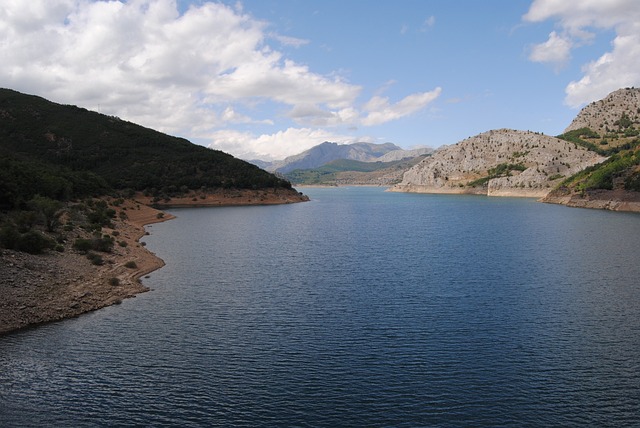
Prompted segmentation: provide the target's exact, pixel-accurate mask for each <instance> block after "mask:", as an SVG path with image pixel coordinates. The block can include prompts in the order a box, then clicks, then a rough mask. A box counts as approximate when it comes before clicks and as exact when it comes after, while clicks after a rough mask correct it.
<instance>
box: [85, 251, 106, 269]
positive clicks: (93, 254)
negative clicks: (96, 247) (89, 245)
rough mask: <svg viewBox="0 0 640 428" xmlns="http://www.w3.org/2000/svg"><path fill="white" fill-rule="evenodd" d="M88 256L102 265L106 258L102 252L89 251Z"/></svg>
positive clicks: (95, 263)
mask: <svg viewBox="0 0 640 428" xmlns="http://www.w3.org/2000/svg"><path fill="white" fill-rule="evenodd" d="M87 258H88V259H89V260H91V263H93V264H94V265H96V266H102V265H103V264H104V259H103V258H102V256H101V255H100V254H96V253H88V254H87Z"/></svg>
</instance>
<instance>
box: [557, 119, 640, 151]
mask: <svg viewBox="0 0 640 428" xmlns="http://www.w3.org/2000/svg"><path fill="white" fill-rule="evenodd" d="M623 116H624V115H623ZM616 123H617V122H616ZM623 123H625V124H626V122H625V121H623ZM629 126H630V125H629ZM639 134H640V132H639V131H638V130H636V129H633V127H630V128H628V129H626V130H625V131H624V134H623V135H624V136H625V137H634V136H637V135H639ZM606 137H607V138H618V134H615V133H614V134H607V135H606ZM558 138H560V139H561V140H565V141H569V142H572V143H575V144H578V145H579V146H582V147H584V148H586V149H588V150H591V151H594V152H596V153H598V154H600V155H602V156H611V155H613V154H616V153H619V152H621V151H624V150H630V149H633V148H634V147H637V146H638V145H639V144H640V139H635V140H633V141H629V142H626V143H624V144H618V145H616V146H615V147H609V148H603V147H602V146H605V145H608V144H609V141H608V140H607V139H601V140H600V142H599V144H598V145H596V144H594V143H591V142H589V141H586V140H584V138H592V139H600V138H601V136H600V135H599V134H598V133H597V132H594V131H592V130H591V129H589V128H580V129H575V130H573V131H569V132H566V133H564V134H562V135H558Z"/></svg>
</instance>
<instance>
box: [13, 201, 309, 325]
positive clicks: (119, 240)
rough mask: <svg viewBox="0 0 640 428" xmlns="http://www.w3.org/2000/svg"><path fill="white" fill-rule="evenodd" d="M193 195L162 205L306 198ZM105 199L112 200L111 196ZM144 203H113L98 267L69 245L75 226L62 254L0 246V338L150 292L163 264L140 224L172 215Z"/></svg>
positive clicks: (247, 203) (76, 234) (77, 233)
mask: <svg viewBox="0 0 640 428" xmlns="http://www.w3.org/2000/svg"><path fill="white" fill-rule="evenodd" d="M282 190H286V191H282ZM140 196H141V195H140ZM192 199H193V198H191V199H190V200H189V201H187V203H185V201H183V200H181V199H179V198H175V199H173V200H170V201H164V203H163V204H161V206H162V207H166V208H174V207H175V208H177V207H190V208H195V207H200V206H207V207H214V206H231V205H233V206H251V205H275V204H289V203H295V202H303V201H307V200H309V198H308V197H306V196H304V195H302V194H300V193H298V192H297V191H295V190H288V189H275V190H274V191H225V192H222V193H220V194H210V195H207V197H206V198H205V203H203V202H202V200H201V199H200V197H198V199H197V201H195V202H198V203H197V204H196V203H193V202H194V201H193V200H192ZM106 200H107V201H108V202H113V201H114V199H113V198H110V197H109V198H106ZM145 202H147V199H146V198H134V199H127V200H126V201H125V202H124V203H123V204H121V205H119V206H117V207H114V208H115V209H116V211H118V212H119V213H120V214H121V215H122V217H121V216H119V215H116V217H115V218H114V219H113V221H112V223H113V226H114V227H113V228H103V230H102V233H103V234H105V235H110V236H113V237H114V238H115V241H116V243H115V245H114V247H113V250H112V252H110V253H100V256H102V258H103V259H104V263H103V264H102V265H99V266H96V265H94V264H92V263H91V262H90V261H89V260H88V259H87V257H86V255H85V254H81V253H80V252H78V251H76V250H74V249H73V241H74V240H75V238H78V237H81V236H82V233H81V232H80V231H78V230H74V231H73V232H69V233H68V236H67V237H66V242H65V243H64V247H65V248H64V251H63V252H56V251H50V252H48V253H45V254H40V255H32V254H27V253H20V252H17V251H13V250H6V249H0V295H2V296H3V299H2V301H0V336H2V335H7V334H11V333H13V332H16V331H19V330H23V329H27V328H32V327H37V326H38V325H41V324H45V323H50V322H55V321H61V320H64V319H68V318H75V317H78V316H80V315H82V314H84V313H88V312H92V311H95V310H98V309H102V308H104V307H107V306H111V305H115V304H120V303H122V301H123V300H124V299H128V298H134V297H136V295H138V294H140V293H144V292H147V291H149V290H150V288H149V287H147V286H145V285H143V284H142V282H141V278H142V277H144V276H145V275H148V274H149V273H151V272H153V271H155V270H157V269H160V268H161V267H163V266H164V265H165V263H164V260H162V259H161V258H160V257H158V256H157V255H156V254H155V253H153V252H152V251H150V250H148V249H147V248H146V247H145V246H144V244H143V243H141V242H140V239H141V238H142V237H143V236H145V235H146V234H148V232H147V230H146V229H145V226H148V225H151V224H155V223H160V222H164V221H168V220H172V219H174V218H175V216H174V215H171V214H168V213H166V212H164V211H161V210H160V209H158V208H155V207H152V206H149V205H147V204H146V203H145ZM123 213H124V214H123ZM132 262H133V263H134V264H133V267H131V266H132ZM127 266H129V267H127Z"/></svg>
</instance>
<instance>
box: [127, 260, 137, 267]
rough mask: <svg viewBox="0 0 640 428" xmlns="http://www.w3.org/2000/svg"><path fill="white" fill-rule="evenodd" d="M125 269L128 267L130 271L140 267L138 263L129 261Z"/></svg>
mask: <svg viewBox="0 0 640 428" xmlns="http://www.w3.org/2000/svg"><path fill="white" fill-rule="evenodd" d="M124 266H125V267H128V268H129V269H135V268H137V267H138V265H137V264H136V262H134V261H133V260H131V261H128V262H126V263H125V264H124Z"/></svg>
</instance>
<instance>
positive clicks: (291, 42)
mask: <svg viewBox="0 0 640 428" xmlns="http://www.w3.org/2000/svg"><path fill="white" fill-rule="evenodd" d="M272 37H273V38H274V39H276V40H277V41H279V42H280V43H282V44H283V45H285V46H293V47H294V48H299V47H300V46H304V45H308V44H309V43H310V41H309V40H307V39H299V38H297V37H291V36H283V35H280V34H274V35H272Z"/></svg>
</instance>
